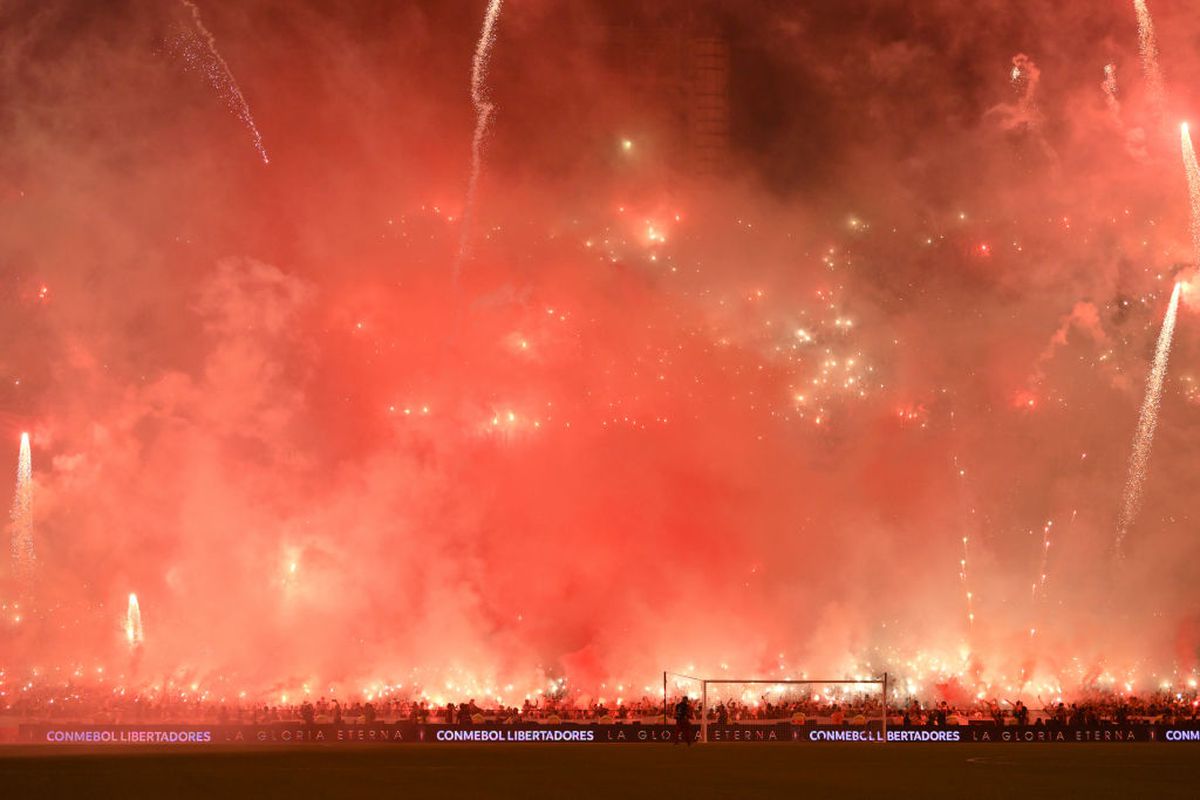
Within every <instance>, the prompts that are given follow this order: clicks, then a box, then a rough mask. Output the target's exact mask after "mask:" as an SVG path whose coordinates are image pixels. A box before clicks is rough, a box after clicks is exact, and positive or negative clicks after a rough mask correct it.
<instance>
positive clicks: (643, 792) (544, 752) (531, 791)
mask: <svg viewBox="0 0 1200 800" xmlns="http://www.w3.org/2000/svg"><path fill="white" fill-rule="evenodd" d="M1197 755H1198V753H1197V751H1196V748H1195V747H1194V746H1191V745H1188V744H1182V743H1181V744H1180V745H1179V746H1173V745H1166V744H1155V745H1147V744H1136V743H1135V744H1074V743H1072V744H980V745H973V744H956V745H952V746H938V745H936V744H904V745H896V744H892V745H879V744H871V745H852V744H841V743H833V744H804V745H795V744H763V743H754V744H736V743H725V744H709V745H704V746H701V745H697V746H694V747H691V748H687V747H685V746H682V745H665V744H664V745H660V744H630V745H619V744H616V745H607V744H605V745H583V744H555V745H544V744H528V745H526V744H511V745H486V744H458V745H452V746H433V745H427V744H425V745H421V744H413V745H395V744H392V745H361V746H353V747H346V746H322V745H292V746H291V747H289V748H286V749H264V748H254V749H249V748H240V749H237V750H230V749H204V750H198V749H188V750H163V749H155V748H150V747H146V748H124V747H123V748H121V749H119V750H118V749H99V750H97V749H90V750H88V749H83V748H74V747H53V748H52V747H46V746H37V747H34V746H19V747H17V746H13V747H3V748H0V787H3V791H2V792H0V794H2V795H3V796H4V797H11V798H32V797H70V796H78V797H88V798H105V797H114V798H115V797H120V798H131V797H164V798H171V800H177V799H178V798H191V797H205V798H214V797H215V798H222V799H224V798H232V797H256V798H268V797H287V798H297V797H349V796H365V795H375V796H379V797H385V796H386V797H401V796H406V795H407V796H410V797H411V796H416V797H447V798H479V797H498V798H529V797H564V798H592V797H596V798H599V797H604V798H608V799H609V800H623V799H624V798H649V797H655V798H664V797H687V798H708V797H720V798H743V797H772V796H774V797H784V796H793V797H795V796H801V797H803V796H807V797H822V798H823V797H843V798H845V797H877V796H884V795H888V794H890V795H892V796H894V797H954V798H957V800H962V799H963V798H971V799H972V800H974V798H989V799H990V798H1008V797H1012V798H1039V797H1053V798H1057V800H1063V799H1064V798H1090V797H1105V798H1107V797H1114V798H1115V797H1120V798H1129V797H1200V758H1197Z"/></svg>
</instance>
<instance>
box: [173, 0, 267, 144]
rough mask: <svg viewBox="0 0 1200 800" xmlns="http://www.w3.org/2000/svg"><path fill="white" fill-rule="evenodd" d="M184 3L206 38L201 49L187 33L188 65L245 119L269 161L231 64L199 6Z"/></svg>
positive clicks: (244, 121)
mask: <svg viewBox="0 0 1200 800" xmlns="http://www.w3.org/2000/svg"><path fill="white" fill-rule="evenodd" d="M179 2H181V3H183V5H185V6H187V8H188V9H190V10H191V12H192V20H193V21H194V22H195V24H196V31H197V32H198V33H199V34H200V36H201V37H202V38H203V41H204V45H205V48H204V49H205V51H207V52H202V51H201V50H200V48H199V47H198V46H197V44H198V43H197V42H196V39H195V37H194V36H190V35H189V36H187V37H186V38H185V40H184V41H183V43H182V45H183V57H184V60H185V61H186V62H187V64H188V66H189V67H192V68H194V69H197V70H199V71H200V72H202V73H203V74H204V77H205V78H207V79H208V83H209V85H210V86H212V88H213V89H214V90H215V91H216V92H217V96H218V97H220V98H221V100H223V101H224V102H225V105H226V106H227V107H228V108H229V110H230V111H231V112H233V115H234V116H236V117H237V118H238V119H240V120H241V121H242V124H243V125H245V126H246V129H247V130H248V131H250V136H251V138H252V139H253V141H254V149H255V150H257V151H258V154H259V156H261V157H262V161H263V163H264V164H270V163H271V159H270V158H268V157H267V149H266V148H265V147H264V146H263V141H262V134H260V133H259V132H258V126H257V125H255V124H254V117H253V116H252V115H251V114H250V104H249V103H247V102H246V98H245V96H244V95H243V94H242V90H241V89H240V88H239V87H238V84H237V81H236V80H235V79H234V77H233V72H231V71H230V69H229V65H228V64H226V63H225V59H224V58H222V57H221V54H220V53H219V52H217V40H216V37H214V36H213V35H212V33H211V32H210V31H209V30H208V28H207V27H205V25H204V21H203V20H201V19H200V9H199V8H198V7H197V6H196V4H195V3H193V2H191V0H179Z"/></svg>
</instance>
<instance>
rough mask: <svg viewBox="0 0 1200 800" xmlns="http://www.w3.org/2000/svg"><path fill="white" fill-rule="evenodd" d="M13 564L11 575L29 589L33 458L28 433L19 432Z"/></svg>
mask: <svg viewBox="0 0 1200 800" xmlns="http://www.w3.org/2000/svg"><path fill="white" fill-rule="evenodd" d="M11 518H12V562H13V563H12V566H13V576H14V577H15V578H16V580H17V583H18V584H19V585H20V586H21V588H22V589H23V590H25V591H26V592H28V590H29V589H30V588H31V586H32V582H33V572H34V565H35V557H34V548H33V459H32V457H31V455H30V451H29V434H28V433H22V434H21V451H20V456H19V457H18V460H17V490H16V494H15V495H14V496H13V504H12V516H11Z"/></svg>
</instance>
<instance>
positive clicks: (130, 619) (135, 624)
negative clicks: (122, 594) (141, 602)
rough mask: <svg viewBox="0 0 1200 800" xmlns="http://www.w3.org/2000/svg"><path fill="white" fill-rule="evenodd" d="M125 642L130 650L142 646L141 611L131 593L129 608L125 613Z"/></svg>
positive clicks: (135, 597) (134, 595) (135, 596)
mask: <svg viewBox="0 0 1200 800" xmlns="http://www.w3.org/2000/svg"><path fill="white" fill-rule="evenodd" d="M125 640H126V641H127V642H129V646H130V648H132V649H137V648H139V647H141V646H142V641H143V639H142V609H141V608H140V607H139V606H138V599H137V595H136V594H134V593H133V592H130V593H129V607H128V608H127V609H126V611H125Z"/></svg>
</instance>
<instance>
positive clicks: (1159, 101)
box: [1133, 0, 1167, 120]
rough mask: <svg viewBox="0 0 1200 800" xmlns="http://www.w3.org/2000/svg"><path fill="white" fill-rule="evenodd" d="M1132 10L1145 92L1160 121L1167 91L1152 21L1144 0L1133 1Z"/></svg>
mask: <svg viewBox="0 0 1200 800" xmlns="http://www.w3.org/2000/svg"><path fill="white" fill-rule="evenodd" d="M1133 10H1134V12H1135V13H1136V14H1137V22H1138V50H1139V51H1140V52H1141V55H1142V73H1143V74H1144V75H1145V77H1146V91H1147V92H1149V94H1150V103H1151V106H1152V107H1153V109H1154V113H1155V114H1156V115H1157V116H1158V117H1159V119H1160V120H1161V119H1162V118H1163V117H1164V116H1165V114H1166V104H1167V90H1166V87H1165V85H1164V83H1163V75H1162V68H1161V67H1160V66H1159V65H1158V40H1157V38H1156V37H1155V35H1154V20H1153V19H1151V17H1150V9H1148V8H1147V7H1146V0H1133Z"/></svg>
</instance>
